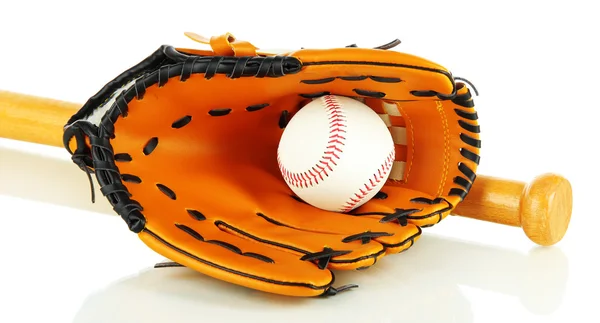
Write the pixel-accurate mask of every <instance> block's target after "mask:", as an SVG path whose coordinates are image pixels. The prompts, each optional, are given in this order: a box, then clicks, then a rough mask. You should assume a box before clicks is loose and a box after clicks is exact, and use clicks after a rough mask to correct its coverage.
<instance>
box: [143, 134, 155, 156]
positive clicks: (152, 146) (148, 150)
mask: <svg viewBox="0 0 600 323" xmlns="http://www.w3.org/2000/svg"><path fill="white" fill-rule="evenodd" d="M157 145H158V138H157V137H152V138H150V140H148V142H147V143H146V145H145V146H144V149H143V152H144V155H146V156H148V155H150V154H151V153H152V152H153V151H154V149H156V146H157Z"/></svg>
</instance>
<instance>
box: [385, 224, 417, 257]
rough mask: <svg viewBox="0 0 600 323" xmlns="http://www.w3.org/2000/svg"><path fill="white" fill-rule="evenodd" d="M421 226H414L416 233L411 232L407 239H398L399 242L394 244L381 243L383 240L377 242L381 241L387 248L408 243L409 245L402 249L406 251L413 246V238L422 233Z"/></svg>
mask: <svg viewBox="0 0 600 323" xmlns="http://www.w3.org/2000/svg"><path fill="white" fill-rule="evenodd" d="M422 227H423V225H421V226H416V228H417V233H415V234H413V235H412V236H410V237H408V238H407V239H405V240H403V241H400V242H399V243H395V244H386V243H383V242H379V243H381V244H382V245H383V246H384V247H385V248H386V249H388V248H398V247H402V246H404V245H405V244H407V243H410V246H408V247H406V249H404V251H406V250H408V249H410V247H412V246H413V244H414V242H415V241H414V240H415V238H416V237H418V236H420V235H421V234H422V233H423V230H421V228H422Z"/></svg>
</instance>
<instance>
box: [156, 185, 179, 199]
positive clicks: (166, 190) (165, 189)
mask: <svg viewBox="0 0 600 323" xmlns="http://www.w3.org/2000/svg"><path fill="white" fill-rule="evenodd" d="M156 187H157V188H158V189H159V190H160V191H161V192H163V194H165V195H166V196H167V197H168V198H170V199H171V200H176V199H177V195H175V192H173V190H171V189H170V188H168V187H167V186H165V185H163V184H160V183H158V184H156Z"/></svg>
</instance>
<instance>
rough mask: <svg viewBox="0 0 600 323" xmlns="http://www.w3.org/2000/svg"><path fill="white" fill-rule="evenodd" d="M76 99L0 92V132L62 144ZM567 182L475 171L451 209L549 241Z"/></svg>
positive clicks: (563, 221) (566, 196)
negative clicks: (526, 179)
mask: <svg viewBox="0 0 600 323" xmlns="http://www.w3.org/2000/svg"><path fill="white" fill-rule="evenodd" d="M80 107H81V105H79V104H76V103H69V102H64V101H60V100H54V99H48V98H42V97H36V96H31V95H25V94H19V93H13V92H7V91H0V137H3V138H8V139H14V140H21V141H26V142H32V143H37V144H43V145H50V146H56V147H63V143H62V133H63V129H62V127H63V125H64V124H65V123H66V121H67V120H68V119H69V118H70V117H71V116H72V115H73V114H74V113H75V112H76V111H77V110H78V109H79V108H80ZM572 206H573V197H572V189H571V184H570V183H569V181H568V180H567V179H565V178H564V177H562V176H560V175H557V174H552V173H547V174H543V175H540V176H537V177H536V178H535V179H534V180H533V181H532V182H530V183H523V182H519V181H513V180H508V179H502V178H495V177H490V176H484V175H479V176H478V177H477V180H476V181H475V183H474V184H473V187H472V188H471V191H470V192H469V194H468V195H467V197H466V198H465V200H464V201H463V202H462V203H461V204H459V205H458V206H457V208H456V209H455V210H454V212H453V213H452V214H453V215H459V216H463V217H468V218H473V219H478V220H483V221H488V222H494V223H500V224H505V225H510V226H515V227H522V228H523V230H524V231H525V234H526V235H527V236H528V237H529V239H531V240H532V241H533V242H535V243H537V244H539V245H543V246H549V245H553V244H555V243H557V242H559V241H560V240H561V239H562V238H563V236H564V235H565V233H566V231H567V228H568V226H569V221H570V219H571V210H572Z"/></svg>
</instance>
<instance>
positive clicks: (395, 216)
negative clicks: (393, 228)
mask: <svg viewBox="0 0 600 323" xmlns="http://www.w3.org/2000/svg"><path fill="white" fill-rule="evenodd" d="M421 211H422V210H420V209H401V208H395V209H394V213H392V214H387V215H386V216H384V217H383V218H382V219H381V220H379V223H388V222H391V221H394V220H398V224H400V225H401V226H403V227H404V226H406V225H407V224H408V216H409V215H411V214H413V213H417V212H421Z"/></svg>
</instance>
